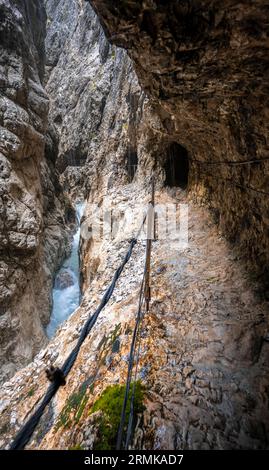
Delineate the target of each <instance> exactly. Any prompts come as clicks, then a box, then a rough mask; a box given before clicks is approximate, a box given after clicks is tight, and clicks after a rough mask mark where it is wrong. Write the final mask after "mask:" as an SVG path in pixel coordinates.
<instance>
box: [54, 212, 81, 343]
mask: <svg viewBox="0 0 269 470" xmlns="http://www.w3.org/2000/svg"><path fill="white" fill-rule="evenodd" d="M84 206H85V204H84V203H78V204H76V214H77V221H78V227H77V231H76V233H75V234H74V237H73V241H72V251H71V254H70V256H69V258H67V259H66V260H65V262H64V264H63V266H62V267H61V269H60V270H59V272H58V273H57V276H56V279H55V283H54V288H53V308H52V314H51V317H50V322H49V324H48V326H47V335H48V337H49V338H51V337H52V336H53V335H54V334H55V332H56V330H57V328H58V326H59V325H60V324H61V323H63V322H64V321H65V320H66V319H67V318H68V317H69V316H70V315H71V313H73V312H74V311H75V310H76V308H77V307H78V306H79V304H80V283H79V273H80V269H79V239H80V220H81V217H82V215H83V211H84Z"/></svg>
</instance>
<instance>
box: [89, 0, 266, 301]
mask: <svg viewBox="0 0 269 470" xmlns="http://www.w3.org/2000/svg"><path fill="white" fill-rule="evenodd" d="M90 3H91V5H92V6H93V7H94V8H95V10H96V12H97V14H98V15H99V18H100V20H101V23H102V25H103V27H104V30H105V32H106V35H107V38H108V39H109V41H110V42H111V43H113V44H116V45H117V46H120V47H123V48H125V49H127V50H128V54H129V56H130V57H131V59H132V62H133V64H134V66H135V70H136V72H137V75H138V77H139V80H140V83H141V85H142V87H143V89H144V91H145V92H146V93H147V94H148V96H149V97H150V98H151V103H152V106H153V107H154V108H155V111H156V113H157V114H158V115H159V117H160V121H161V127H160V129H159V130H160V132H161V134H162V136H163V138H162V139H160V146H159V148H158V150H157V152H156V155H155V158H156V159H159V160H166V159H167V155H168V154H169V153H170V150H169V149H170V146H171V143H177V144H179V145H180V146H181V147H178V158H179V159H180V158H181V155H182V152H183V153H184V152H186V151H187V154H188V157H189V167H190V171H189V190H190V192H191V193H192V195H193V198H194V199H195V200H198V201H199V202H200V203H206V204H207V205H208V206H209V207H210V208H211V209H212V212H213V214H214V218H215V220H216V222H217V223H218V224H219V226H220V228H221V230H222V232H223V233H224V234H225V236H226V237H227V238H228V240H230V241H231V242H232V243H234V244H236V246H238V247H239V253H240V254H241V255H243V256H244V258H245V259H247V260H248V264H249V268H250V272H251V273H252V274H253V273H256V274H258V277H259V278H260V279H261V280H262V281H263V282H265V285H266V286H267V289H268V267H269V255H268V253H269V249H268V248H269V237H268V233H269V232H268V228H269V218H268V194H269V191H268V182H269V161H268V140H267V139H268V75H267V74H266V70H267V67H268V3H267V2H266V1H264V0H259V1H258V2H257V1H252V0H248V1H246V2H236V3H235V2H232V1H230V0H225V1H220V0H214V1H213V2H212V1H208V0H199V1H196V0H188V1H187V0H186V1H185V0H184V1H181V2H170V1H169V2H163V1H161V0H154V1H152V0H146V1H142V0H140V1H137V2H132V1H128V0H127V1H120V2H113V1H110V0H91V1H90ZM182 147H183V151H182ZM266 295H268V294H266Z"/></svg>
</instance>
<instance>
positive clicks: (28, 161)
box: [0, 0, 68, 379]
mask: <svg viewBox="0 0 269 470" xmlns="http://www.w3.org/2000/svg"><path fill="white" fill-rule="evenodd" d="M0 18H1V23H0V39H1V45H0V84H1V90H0V103H1V104H0V126H1V127H0V133H1V142H0V214H1V215H0V334H1V350H0V362H1V373H0V378H1V379H3V378H7V377H9V376H10V375H11V374H12V373H14V371H15V370H16V369H17V368H18V367H20V366H22V365H25V364H26V363H27V362H28V361H29V360H31V359H32V357H33V355H34V354H35V353H36V352H37V351H38V350H39V349H40V347H41V345H44V343H45V342H46V337H45V334H44V330H43V326H44V325H45V324H46V322H47V321H48V318H49V313H50V308H51V287H52V279H53V273H54V271H55V270H56V269H57V267H58V265H59V263H60V261H61V259H62V258H63V256H64V255H65V252H66V246H67V241H68V235H67V232H66V229H65V223H66V220H65V219H66V214H65V209H64V207H65V203H64V199H63V196H62V191H61V187H60V186H59V182H58V179H57V175H56V174H55V169H54V159H55V154H56V153H57V148H56V147H55V145H56V143H55V140H54V138H53V137H52V135H51V133H47V116H48V109H49V99H48V95H47V93H46V92H45V90H44V87H43V77H44V65H45V47H44V40H45V25H46V14H45V9H44V7H43V3H42V1H39V0H38V1H33V0H27V1H26V0H16V1H9V0H1V2H0Z"/></svg>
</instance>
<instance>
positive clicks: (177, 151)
mask: <svg viewBox="0 0 269 470" xmlns="http://www.w3.org/2000/svg"><path fill="white" fill-rule="evenodd" d="M164 170H165V182H164V184H165V186H169V187H171V188H172V187H174V186H177V187H179V188H182V189H186V188H187V186H188V178H189V155H188V151H187V149H186V148H185V147H183V146H182V145H180V144H178V143H177V142H172V143H171V144H170V145H169V147H168V148H167V151H166V156H165V162H164Z"/></svg>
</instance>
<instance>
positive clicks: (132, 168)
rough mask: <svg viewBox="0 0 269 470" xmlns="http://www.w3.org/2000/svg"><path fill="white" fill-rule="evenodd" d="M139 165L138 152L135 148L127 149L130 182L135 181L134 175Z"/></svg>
mask: <svg viewBox="0 0 269 470" xmlns="http://www.w3.org/2000/svg"><path fill="white" fill-rule="evenodd" d="M137 165H138V157H137V152H136V150H135V149H133V148H129V149H128V151H127V172H128V178H129V182H131V181H133V179H134V176H135V174H136V170H137Z"/></svg>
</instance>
